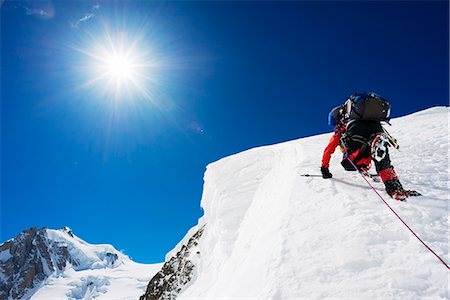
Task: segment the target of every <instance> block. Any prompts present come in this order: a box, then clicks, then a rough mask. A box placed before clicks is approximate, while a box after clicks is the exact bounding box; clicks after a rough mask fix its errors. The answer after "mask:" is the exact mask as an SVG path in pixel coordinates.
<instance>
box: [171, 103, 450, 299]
mask: <svg viewBox="0 0 450 300" xmlns="http://www.w3.org/2000/svg"><path fill="white" fill-rule="evenodd" d="M392 125H393V126H392V127H389V126H387V127H386V128H387V129H388V130H389V131H390V132H391V134H392V135H394V136H395V137H397V139H398V140H399V143H400V146H401V147H400V152H399V151H396V150H394V149H392V148H391V150H390V154H391V159H392V163H393V165H394V166H395V168H396V171H397V174H398V175H399V178H400V180H401V182H402V183H403V185H404V187H405V188H406V189H417V190H418V191H419V192H421V193H423V194H424V196H423V197H416V198H409V199H408V202H406V203H404V202H399V201H395V200H392V199H390V198H389V196H388V195H387V194H386V192H385V191H384V186H383V184H382V183H374V185H375V188H376V189H377V191H379V193H381V195H383V196H384V197H385V199H386V200H387V201H388V202H389V203H390V205H391V206H392V207H393V209H395V210H396V211H397V212H398V213H399V215H400V216H401V217H402V218H403V219H404V220H405V221H406V222H407V223H408V224H409V225H410V226H411V227H412V228H413V230H414V231H415V232H416V233H417V234H418V235H419V236H420V237H421V238H422V239H423V240H424V241H425V242H426V243H428V245H429V246H430V247H431V248H432V249H434V250H435V251H436V252H437V253H438V254H439V255H441V257H442V258H443V259H444V260H445V261H447V262H450V259H449V253H448V250H449V243H448V242H449V240H448V237H449V217H448V207H449V206H448V205H449V191H450V188H449V182H450V181H449V161H448V157H449V108H448V107H436V108H432V109H428V110H426V111H422V112H419V113H416V114H412V115H409V116H405V117H402V118H398V119H394V120H392ZM330 137H331V134H323V135H319V136H313V137H308V138H302V139H298V140H294V141H290V142H286V143H282V144H278V145H273V146H266V147H260V148H255V149H251V150H248V151H245V152H243V153H239V154H236V155H233V156H230V157H227V158H224V159H221V160H219V161H217V162H215V163H213V164H210V165H209V166H208V168H207V171H206V174H205V186H204V191H203V197H202V201H201V206H202V207H203V209H204V212H205V214H204V216H203V217H202V219H201V220H200V221H199V225H202V224H205V223H206V225H207V226H206V229H205V233H204V236H203V237H202V240H201V242H200V253H201V259H200V261H199V263H198V267H197V268H198V269H197V274H198V275H197V278H196V279H195V281H193V282H192V284H191V285H190V286H189V287H188V288H187V289H186V290H185V291H184V292H182V293H181V295H180V296H179V299H218V298H220V299H236V298H240V299H242V298H258V299H283V300H284V299H294V298H295V299H299V298H308V299H320V298H351V299H424V298H427V299H449V297H450V295H449V281H448V280H449V271H448V270H447V269H446V268H445V267H444V265H443V264H442V263H441V262H440V261H439V260H438V259H437V258H436V257H435V256H433V255H432V254H431V253H430V252H429V251H428V250H427V249H426V248H425V247H424V246H423V245H422V244H421V243H420V242H419V241H418V240H417V239H416V238H415V237H414V236H413V235H412V234H411V233H410V232H409V231H408V230H407V229H406V228H405V226H404V225H403V224H402V223H401V222H400V221H399V220H398V219H397V218H396V217H395V215H394V214H393V213H392V212H391V211H390V210H389V209H388V208H387V207H386V205H385V204H384V203H383V202H382V201H381V200H380V199H379V198H378V197H377V196H376V194H375V193H374V192H373V191H372V190H371V189H370V187H369V186H368V185H367V184H366V182H365V181H364V180H363V179H362V178H361V177H360V176H359V174H357V173H355V172H346V171H344V170H343V168H342V167H341V166H340V160H341V158H342V155H341V154H340V153H339V150H337V151H336V153H335V154H334V156H333V158H332V161H331V167H330V171H331V172H332V173H333V178H332V179H329V180H324V179H322V178H320V177H302V176H301V174H305V173H309V174H320V171H319V167H320V163H321V156H322V151H323V149H324V147H325V146H326V145H327V143H328V140H329V138H330Z"/></svg>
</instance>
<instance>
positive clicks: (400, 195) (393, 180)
mask: <svg viewBox="0 0 450 300" xmlns="http://www.w3.org/2000/svg"><path fill="white" fill-rule="evenodd" d="M379 175H380V177H381V180H383V183H384V186H385V187H386V192H387V193H388V195H389V196H391V197H392V198H393V199H395V200H400V201H405V199H406V198H407V197H408V196H409V193H408V191H405V190H404V189H403V186H402V184H401V183H400V180H398V177H397V174H396V173H395V170H394V167H389V168H386V169H383V170H381V171H380V172H379Z"/></svg>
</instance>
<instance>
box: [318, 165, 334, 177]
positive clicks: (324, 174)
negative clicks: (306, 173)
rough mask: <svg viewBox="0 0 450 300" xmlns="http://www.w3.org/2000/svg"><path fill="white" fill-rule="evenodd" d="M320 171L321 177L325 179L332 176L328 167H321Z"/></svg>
mask: <svg viewBox="0 0 450 300" xmlns="http://www.w3.org/2000/svg"><path fill="white" fill-rule="evenodd" d="M320 171H321V172H322V177H323V178H325V179H327V178H331V177H333V174H331V173H330V170H328V168H325V167H321V168H320Z"/></svg>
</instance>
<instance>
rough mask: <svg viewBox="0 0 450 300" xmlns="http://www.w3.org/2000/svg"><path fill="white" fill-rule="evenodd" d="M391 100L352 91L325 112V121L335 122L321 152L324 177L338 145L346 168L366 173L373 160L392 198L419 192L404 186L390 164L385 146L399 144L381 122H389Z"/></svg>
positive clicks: (397, 198)
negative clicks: (339, 102)
mask: <svg viewBox="0 0 450 300" xmlns="http://www.w3.org/2000/svg"><path fill="white" fill-rule="evenodd" d="M389 116H390V104H389V102H388V101H387V100H385V99H384V98H382V97H381V96H379V95H377V94H375V93H372V92H370V93H354V94H353V95H351V96H350V97H349V98H348V99H347V101H345V103H344V104H343V105H341V106H338V107H335V108H333V109H332V110H331V112H330V113H329V115H328V123H329V124H330V125H333V126H334V134H333V136H332V137H331V139H330V141H329V143H328V145H327V146H326V148H325V150H324V152H323V156H322V166H321V172H322V177H323V178H331V177H332V176H333V175H332V174H331V173H330V171H329V165H330V159H331V155H332V154H333V153H334V151H335V149H336V148H337V146H340V148H341V150H342V152H343V153H344V157H343V160H342V162H341V165H342V166H343V167H344V169H345V170H347V171H355V167H354V166H356V167H357V169H358V171H359V172H361V173H362V174H364V175H369V173H368V170H369V169H370V167H371V163H372V161H373V162H374V164H375V169H376V171H377V174H378V175H379V177H380V178H381V180H382V181H383V183H384V185H385V188H386V192H387V193H388V194H389V196H391V197H392V198H393V199H395V200H401V201H404V200H405V199H406V198H407V197H408V196H413V195H416V194H418V193H417V192H414V191H407V190H405V189H403V186H402V184H401V183H400V180H399V179H398V176H397V174H396V172H395V170H394V167H393V166H392V164H391V160H390V158H389V152H388V147H389V146H393V147H395V148H398V145H397V144H396V140H395V139H394V138H393V137H392V136H390V135H389V134H388V133H387V131H385V130H384V128H383V127H382V125H381V122H383V121H384V122H389Z"/></svg>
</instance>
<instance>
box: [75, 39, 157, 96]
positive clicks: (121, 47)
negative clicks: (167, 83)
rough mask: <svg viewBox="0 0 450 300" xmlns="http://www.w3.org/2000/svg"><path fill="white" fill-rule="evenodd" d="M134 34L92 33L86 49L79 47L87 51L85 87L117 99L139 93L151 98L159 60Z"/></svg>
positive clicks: (85, 52)
mask: <svg viewBox="0 0 450 300" xmlns="http://www.w3.org/2000/svg"><path fill="white" fill-rule="evenodd" d="M131 36H134V35H133V34H131V33H128V34H125V33H123V32H122V33H121V34H116V35H111V34H109V33H106V34H105V37H104V38H95V39H94V38H93V37H91V43H90V44H87V45H86V49H87V50H86V49H77V50H78V51H79V52H81V53H82V54H84V56H85V63H84V64H85V66H86V67H87V70H88V72H87V78H88V80H87V81H86V82H85V83H84V84H83V87H87V88H90V89H93V90H95V91H97V92H99V94H101V95H103V96H105V97H108V98H110V97H113V98H114V99H115V100H124V99H135V98H137V97H140V98H145V99H148V100H152V97H151V96H152V87H153V86H155V85H156V83H157V82H156V80H155V78H154V77H152V75H154V74H155V73H156V69H157V66H158V64H157V63H156V61H155V59H154V57H152V56H151V55H150V52H149V51H148V49H149V48H148V47H145V48H144V47H142V46H141V45H139V41H140V39H139V38H136V39H130V37H131ZM144 49H145V50H144Z"/></svg>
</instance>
